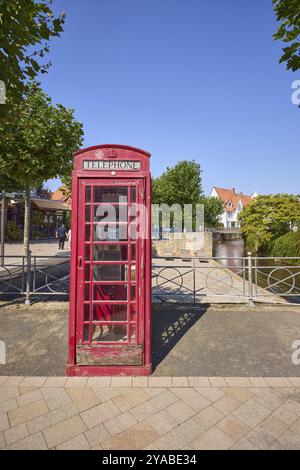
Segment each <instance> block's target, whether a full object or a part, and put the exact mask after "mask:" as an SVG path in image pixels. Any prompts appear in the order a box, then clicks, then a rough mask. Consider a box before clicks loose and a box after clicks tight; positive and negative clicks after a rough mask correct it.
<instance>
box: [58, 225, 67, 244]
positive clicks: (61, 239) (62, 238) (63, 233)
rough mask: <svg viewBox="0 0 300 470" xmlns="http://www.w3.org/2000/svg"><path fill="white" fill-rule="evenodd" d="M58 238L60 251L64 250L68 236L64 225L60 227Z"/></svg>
mask: <svg viewBox="0 0 300 470" xmlns="http://www.w3.org/2000/svg"><path fill="white" fill-rule="evenodd" d="M56 233H57V238H58V249H59V250H63V249H64V247H65V241H66V235H67V229H66V227H65V226H64V224H62V225H61V226H60V227H58V229H57V232H56Z"/></svg>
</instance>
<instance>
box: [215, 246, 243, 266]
mask: <svg viewBox="0 0 300 470" xmlns="http://www.w3.org/2000/svg"><path fill="white" fill-rule="evenodd" d="M213 256H215V257H225V258H227V257H228V258H231V257H232V258H241V257H243V256H245V247H244V240H242V239H240V240H228V241H226V242H217V241H214V244H213ZM219 262H220V263H221V264H223V266H227V267H229V268H232V269H233V270H234V271H235V270H238V269H239V268H241V266H242V260H239V259H234V260H228V259H220V260H219Z"/></svg>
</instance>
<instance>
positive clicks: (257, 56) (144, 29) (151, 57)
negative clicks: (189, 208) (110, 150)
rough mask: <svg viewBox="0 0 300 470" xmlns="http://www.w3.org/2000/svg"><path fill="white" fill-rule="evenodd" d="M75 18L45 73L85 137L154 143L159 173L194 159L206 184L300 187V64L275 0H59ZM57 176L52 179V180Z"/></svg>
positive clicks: (48, 86) (266, 189)
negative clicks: (291, 58)
mask: <svg viewBox="0 0 300 470" xmlns="http://www.w3.org/2000/svg"><path fill="white" fill-rule="evenodd" d="M54 6H55V10H56V11H65V12H66V13H67V20H66V24H65V31H64V33H63V34H62V36H61V38H60V39H55V40H52V41H51V52H50V54H49V58H50V59H51V61H52V63H53V65H52V67H51V69H50V70H49V73H48V74H47V75H46V76H43V78H42V85H43V88H44V89H45V90H46V91H47V93H49V95H50V96H51V97H52V98H53V100H54V102H61V103H62V104H64V105H66V106H69V107H73V108H74V109H75V111H76V117H77V119H78V120H80V121H81V122H83V124H84V130H85V144H84V145H85V146H89V145H95V144H98V143H121V144H128V145H133V146H136V147H140V148H143V149H145V150H148V151H150V152H151V153H152V157H151V169H152V174H153V175H154V176H158V175H159V174H160V173H161V172H162V171H163V170H164V169H165V168H166V166H168V165H169V166H172V165H174V164H175V163H176V162H177V161H179V160H182V159H195V160H196V161H198V162H199V163H200V164H201V166H202V169H203V187H204V190H205V192H206V193H208V192H209V191H210V189H211V187H212V186H214V185H216V186H223V187H230V188H231V187H235V188H236V189H237V190H239V191H243V192H244V193H251V192H253V191H254V190H256V191H258V192H259V193H271V192H273V193H274V192H291V193H299V192H300V185H299V180H300V178H299V170H300V163H299V122H300V110H299V109H298V108H297V107H296V106H295V105H293V104H292V102H291V94H292V89H291V85H292V81H293V80H297V79H298V80H299V79H300V72H299V73H292V72H288V71H287V70H286V69H285V66H284V65H279V63H278V59H279V57H280V55H281V44H280V43H275V42H274V40H273V38H272V35H273V33H274V31H275V29H276V21H275V16H274V13H273V10H272V1H271V0H251V1H249V0H226V1H224V0H54ZM55 186H57V183H55V182H54V183H52V184H51V187H52V188H53V187H55Z"/></svg>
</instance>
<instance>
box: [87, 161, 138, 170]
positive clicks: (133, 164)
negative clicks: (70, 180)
mask: <svg viewBox="0 0 300 470" xmlns="http://www.w3.org/2000/svg"><path fill="white" fill-rule="evenodd" d="M83 169H84V170H123V171H126V170H129V171H138V170H140V169H141V162H139V161H134V160H83Z"/></svg>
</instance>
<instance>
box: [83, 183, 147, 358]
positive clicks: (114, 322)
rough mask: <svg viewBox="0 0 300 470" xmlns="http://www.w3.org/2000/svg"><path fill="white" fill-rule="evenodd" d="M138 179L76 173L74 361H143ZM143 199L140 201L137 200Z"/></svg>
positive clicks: (140, 187)
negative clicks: (96, 176)
mask: <svg viewBox="0 0 300 470" xmlns="http://www.w3.org/2000/svg"><path fill="white" fill-rule="evenodd" d="M144 184H145V182H144V179H143V178H140V179H138V178H137V179H130V180H124V179H120V180H112V179H90V178H80V180H79V191H78V246H77V308H76V311H77V314H76V362H77V365H79V366H80V365H99V366H116V365H136V366H140V365H142V364H143V359H144V358H143V355H144V351H143V344H144V308H145V306H144V300H143V299H144V266H145V248H144V238H143V236H142V230H143V229H144V227H143V222H142V221H141V217H140V215H141V214H140V213H139V210H138V207H144V194H145V191H144ZM139 205H143V206H139Z"/></svg>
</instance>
